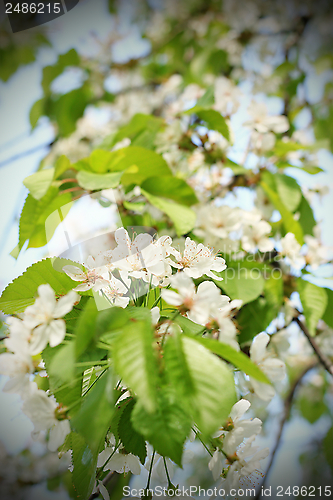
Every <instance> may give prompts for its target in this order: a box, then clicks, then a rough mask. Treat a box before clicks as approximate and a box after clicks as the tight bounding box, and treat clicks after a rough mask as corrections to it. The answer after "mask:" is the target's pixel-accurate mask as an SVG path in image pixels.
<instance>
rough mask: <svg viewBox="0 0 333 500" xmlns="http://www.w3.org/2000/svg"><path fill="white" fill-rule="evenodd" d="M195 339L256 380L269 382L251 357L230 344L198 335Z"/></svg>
mask: <svg viewBox="0 0 333 500" xmlns="http://www.w3.org/2000/svg"><path fill="white" fill-rule="evenodd" d="M196 341H197V342H200V344H202V345H203V346H205V347H206V348H207V349H209V350H210V351H212V352H213V353H214V354H218V356H221V358H223V359H225V360H226V361H229V362H230V363H232V364H233V365H234V366H236V367H237V368H239V369H240V370H242V371H243V372H244V373H246V374H247V375H249V377H253V378H255V379H256V380H259V382H263V383H265V384H271V382H270V381H269V379H268V378H267V377H266V375H265V374H264V373H263V372H262V371H261V370H260V368H258V366H257V365H256V364H255V363H253V361H251V359H250V358H249V357H248V356H246V354H244V353H243V352H241V351H236V350H235V349H233V348H232V347H231V346H230V345H227V344H223V343H222V342H219V341H218V340H213V339H205V338H202V337H198V338H196Z"/></svg>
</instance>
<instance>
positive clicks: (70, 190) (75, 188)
mask: <svg viewBox="0 0 333 500" xmlns="http://www.w3.org/2000/svg"><path fill="white" fill-rule="evenodd" d="M72 191H84V189H83V188H82V187H79V186H75V187H71V188H68V189H64V190H63V191H61V194H63V193H71V192H72Z"/></svg>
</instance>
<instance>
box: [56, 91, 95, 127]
mask: <svg viewBox="0 0 333 500" xmlns="http://www.w3.org/2000/svg"><path fill="white" fill-rule="evenodd" d="M90 98H91V92H90V90H89V88H88V87H87V86H85V85H84V86H83V87H81V88H79V89H74V90H71V91H70V92H68V93H67V94H64V95H61V96H60V97H58V98H56V99H55V100H54V101H52V103H51V107H50V109H51V112H50V117H51V118H52V119H54V120H55V121H56V122H57V126H58V130H59V135H60V136H62V137H66V136H68V135H70V134H71V133H72V132H74V130H75V128H76V122H77V120H78V119H79V118H81V116H83V113H84V110H85V108H86V106H87V104H88V103H89V101H90Z"/></svg>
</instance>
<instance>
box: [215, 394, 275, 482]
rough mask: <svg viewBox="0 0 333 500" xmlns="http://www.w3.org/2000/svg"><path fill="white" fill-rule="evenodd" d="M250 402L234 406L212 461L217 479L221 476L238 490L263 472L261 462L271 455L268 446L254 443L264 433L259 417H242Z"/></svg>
mask: <svg viewBox="0 0 333 500" xmlns="http://www.w3.org/2000/svg"><path fill="white" fill-rule="evenodd" d="M250 405H251V403H250V402H249V401H247V400H246V399H241V400H240V401H238V402H237V403H236V404H235V405H234V406H233V408H232V410H231V412H230V415H229V419H228V422H227V424H226V425H225V426H224V427H223V428H221V429H220V431H219V432H218V433H217V434H216V436H215V442H216V444H217V447H216V450H215V452H214V454H213V456H212V459H211V460H210V462H209V465H208V467H209V469H210V470H211V471H212V474H213V478H214V480H217V479H218V478H219V477H220V478H221V482H222V485H223V488H224V489H225V490H226V491H230V489H236V490H238V489H239V488H240V487H242V486H243V485H244V483H246V482H247V483H250V484H251V486H256V484H253V483H251V480H252V481H253V479H254V476H255V475H256V474H260V462H261V460H263V459H264V458H266V457H267V456H268V453H269V450H268V448H265V449H262V450H259V451H258V447H256V446H253V443H254V441H255V438H256V436H257V435H258V434H259V433H260V432H261V426H262V422H261V420H260V419H259V418H254V419H243V418H242V417H243V415H244V414H245V413H246V412H247V410H248V409H249V407H250Z"/></svg>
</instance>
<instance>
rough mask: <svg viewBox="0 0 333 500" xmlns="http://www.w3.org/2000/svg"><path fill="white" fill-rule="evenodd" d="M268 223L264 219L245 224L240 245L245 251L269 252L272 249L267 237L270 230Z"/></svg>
mask: <svg viewBox="0 0 333 500" xmlns="http://www.w3.org/2000/svg"><path fill="white" fill-rule="evenodd" d="M271 230H272V228H271V226H270V224H269V223H268V222H266V221H264V220H261V221H259V222H258V223H257V224H255V225H253V226H245V228H244V231H243V237H242V246H243V248H244V250H246V251H247V252H255V251H256V249H257V248H258V250H260V252H270V251H271V250H273V248H274V245H273V243H272V242H271V241H270V240H269V239H268V238H267V235H268V234H269V233H270V232H271Z"/></svg>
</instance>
